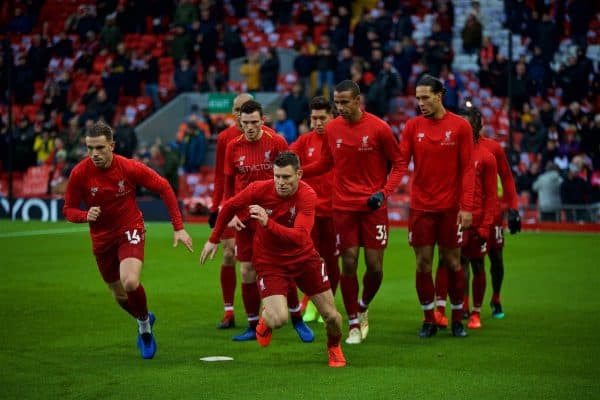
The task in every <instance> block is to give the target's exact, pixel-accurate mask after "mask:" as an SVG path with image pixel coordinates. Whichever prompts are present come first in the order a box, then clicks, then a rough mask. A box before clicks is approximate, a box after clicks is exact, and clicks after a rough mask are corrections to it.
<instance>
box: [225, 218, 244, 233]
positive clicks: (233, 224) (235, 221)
mask: <svg viewBox="0 0 600 400" xmlns="http://www.w3.org/2000/svg"><path fill="white" fill-rule="evenodd" d="M227 226H228V227H229V228H233V229H235V230H236V231H241V230H242V229H244V228H245V227H246V225H244V223H243V222H242V220H240V219H239V218H238V216H237V215H236V216H234V217H233V218H231V221H229V223H228V224H227Z"/></svg>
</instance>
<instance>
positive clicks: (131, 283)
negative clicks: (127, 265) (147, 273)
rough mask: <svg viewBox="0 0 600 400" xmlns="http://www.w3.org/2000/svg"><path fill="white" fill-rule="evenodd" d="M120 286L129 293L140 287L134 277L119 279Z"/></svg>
mask: <svg viewBox="0 0 600 400" xmlns="http://www.w3.org/2000/svg"><path fill="white" fill-rule="evenodd" d="M121 284H122V285H123V288H124V289H125V291H126V292H131V291H134V290H135V289H137V287H138V286H139V285H140V280H139V279H138V278H137V277H136V276H132V275H129V276H125V277H123V278H121Z"/></svg>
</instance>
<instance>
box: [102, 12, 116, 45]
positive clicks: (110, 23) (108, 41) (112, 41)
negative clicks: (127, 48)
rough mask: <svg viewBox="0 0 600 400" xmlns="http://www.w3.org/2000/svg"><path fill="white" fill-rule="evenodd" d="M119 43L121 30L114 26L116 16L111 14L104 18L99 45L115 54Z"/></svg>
mask: <svg viewBox="0 0 600 400" xmlns="http://www.w3.org/2000/svg"><path fill="white" fill-rule="evenodd" d="M120 42H121V30H120V29H119V27H118V26H117V24H116V14H115V13H112V14H110V15H107V16H106V20H105V22H104V26H103V27H102V30H101V31H100V44H101V45H102V46H104V47H105V48H107V49H108V50H109V51H110V52H115V51H116V50H117V45H118V44H119V43H120Z"/></svg>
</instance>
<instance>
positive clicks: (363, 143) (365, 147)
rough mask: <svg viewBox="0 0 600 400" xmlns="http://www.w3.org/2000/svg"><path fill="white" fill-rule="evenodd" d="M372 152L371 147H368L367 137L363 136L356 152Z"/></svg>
mask: <svg viewBox="0 0 600 400" xmlns="http://www.w3.org/2000/svg"><path fill="white" fill-rule="evenodd" d="M370 150H373V146H370V145H369V136H363V137H362V141H361V143H360V147H359V148H358V151H370Z"/></svg>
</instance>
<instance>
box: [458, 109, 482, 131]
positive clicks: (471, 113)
mask: <svg viewBox="0 0 600 400" xmlns="http://www.w3.org/2000/svg"><path fill="white" fill-rule="evenodd" d="M457 114H458V115H460V116H463V117H465V118H467V120H468V121H469V124H470V125H471V129H473V133H474V134H475V136H476V137H479V132H480V131H481V128H483V121H482V118H481V111H479V109H478V108H477V107H466V108H459V109H458V111H457Z"/></svg>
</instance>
